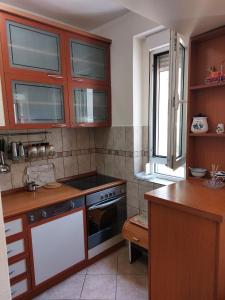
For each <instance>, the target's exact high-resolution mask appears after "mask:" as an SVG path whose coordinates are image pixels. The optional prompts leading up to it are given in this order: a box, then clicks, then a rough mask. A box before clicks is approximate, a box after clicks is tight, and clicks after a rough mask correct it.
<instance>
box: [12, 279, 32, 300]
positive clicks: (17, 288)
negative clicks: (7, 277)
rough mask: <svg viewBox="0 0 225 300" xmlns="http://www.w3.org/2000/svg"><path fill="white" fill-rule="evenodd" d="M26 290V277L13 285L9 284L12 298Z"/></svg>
mask: <svg viewBox="0 0 225 300" xmlns="http://www.w3.org/2000/svg"><path fill="white" fill-rule="evenodd" d="M27 291H28V282H27V279H23V280H21V281H19V282H17V283H15V284H13V285H11V295H12V299H14V298H16V297H17V296H19V295H22V294H24V293H26V292H27Z"/></svg>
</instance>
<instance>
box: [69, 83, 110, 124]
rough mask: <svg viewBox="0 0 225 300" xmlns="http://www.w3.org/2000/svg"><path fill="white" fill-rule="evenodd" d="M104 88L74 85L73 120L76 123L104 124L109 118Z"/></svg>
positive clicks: (107, 97) (107, 101)
mask: <svg viewBox="0 0 225 300" xmlns="http://www.w3.org/2000/svg"><path fill="white" fill-rule="evenodd" d="M109 102H110V101H109V95H108V92H107V90H106V89H98V88H86V87H75V88H73V92H72V104H73V120H74V122H75V123H77V124H85V123H86V124H87V125H88V124H89V125H90V123H92V124H93V125H94V124H101V123H103V124H106V123H108V122H109V121H110V120H109Z"/></svg>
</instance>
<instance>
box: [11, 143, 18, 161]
mask: <svg viewBox="0 0 225 300" xmlns="http://www.w3.org/2000/svg"><path fill="white" fill-rule="evenodd" d="M11 154H12V160H18V159H19V156H18V149H17V143H15V142H12V143H11Z"/></svg>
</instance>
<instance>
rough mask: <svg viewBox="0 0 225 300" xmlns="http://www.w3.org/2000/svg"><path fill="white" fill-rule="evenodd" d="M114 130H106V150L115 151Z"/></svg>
mask: <svg viewBox="0 0 225 300" xmlns="http://www.w3.org/2000/svg"><path fill="white" fill-rule="evenodd" d="M113 143H114V142H113V128H112V127H110V128H106V129H105V147H106V149H114V147H113Z"/></svg>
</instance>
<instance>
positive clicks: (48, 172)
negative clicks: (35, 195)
mask: <svg viewBox="0 0 225 300" xmlns="http://www.w3.org/2000/svg"><path fill="white" fill-rule="evenodd" d="M26 175H27V178H29V180H28V181H35V182H36V184H38V185H39V186H44V185H46V184H47V183H49V182H55V181H56V178H55V166H54V165H53V164H48V165H42V166H32V167H27V170H26Z"/></svg>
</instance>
